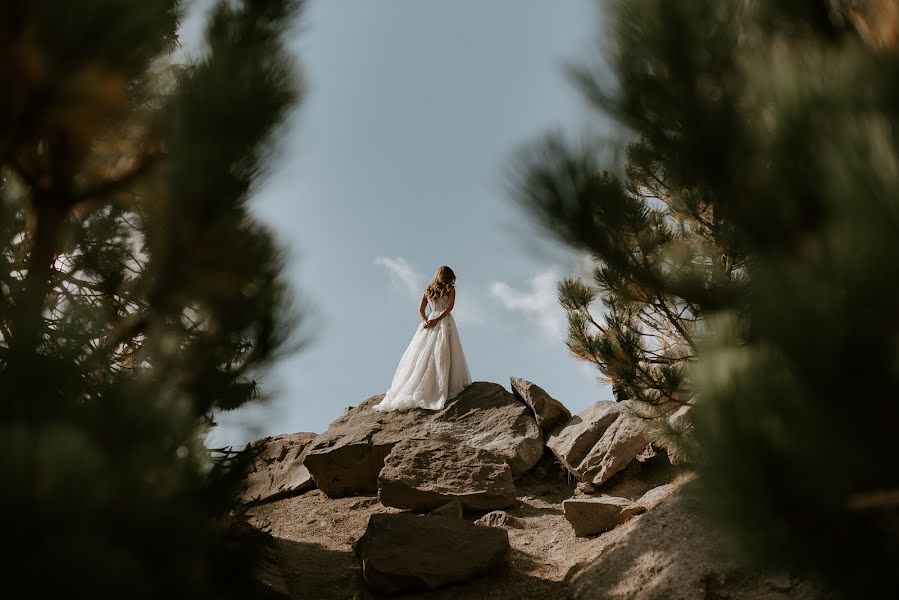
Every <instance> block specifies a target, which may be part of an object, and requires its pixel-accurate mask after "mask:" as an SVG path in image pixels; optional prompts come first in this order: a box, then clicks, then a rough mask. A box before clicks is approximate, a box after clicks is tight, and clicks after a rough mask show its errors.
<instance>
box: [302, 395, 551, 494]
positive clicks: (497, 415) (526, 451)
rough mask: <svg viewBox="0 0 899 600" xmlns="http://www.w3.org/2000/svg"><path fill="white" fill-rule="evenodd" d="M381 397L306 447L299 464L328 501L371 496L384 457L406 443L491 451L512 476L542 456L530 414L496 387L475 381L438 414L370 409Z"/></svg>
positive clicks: (540, 439)
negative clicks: (424, 442) (431, 442)
mask: <svg viewBox="0 0 899 600" xmlns="http://www.w3.org/2000/svg"><path fill="white" fill-rule="evenodd" d="M383 397H384V396H383V394H379V395H377V396H372V397H371V398H369V399H368V400H366V401H365V402H363V403H362V404H360V405H359V406H357V407H356V408H353V409H351V410H349V411H348V412H347V413H346V414H345V415H343V416H342V417H340V418H339V419H337V420H336V421H334V423H332V424H331V427H329V428H328V431H326V432H325V433H323V434H321V435H320V436H318V437H317V438H316V439H315V440H314V441H313V442H312V444H311V445H310V447H309V448H308V449H307V451H306V457H305V465H306V467H307V468H308V469H309V472H310V473H311V474H312V477H313V479H314V480H315V483H316V484H317V485H318V487H319V488H321V490H322V491H323V492H324V493H325V494H327V495H328V496H329V497H331V498H341V497H344V496H348V495H352V494H356V493H374V492H376V491H377V489H378V474H379V473H380V471H381V469H382V467H383V466H384V459H385V458H386V457H387V455H388V454H389V453H390V451H391V450H392V449H393V446H394V445H396V444H397V443H399V442H401V441H403V440H407V439H428V440H437V441H442V442H445V443H447V444H466V445H468V446H470V447H472V448H478V449H481V450H488V451H491V452H494V453H495V454H498V455H499V456H501V457H502V458H503V459H504V460H505V461H506V462H507V463H508V465H509V467H510V468H511V470H512V475H513V477H517V476H519V475H521V474H522V473H524V472H526V471H528V470H529V469H530V468H531V467H533V466H534V465H535V464H537V461H539V460H540V457H541V455H542V453H543V434H542V432H541V430H540V427H539V426H538V425H537V421H536V419H535V418H534V416H533V414H532V413H531V410H530V409H529V408H528V407H527V406H525V405H524V404H522V403H521V402H520V401H518V400H516V399H515V397H514V396H513V395H512V394H510V393H509V392H507V391H506V390H505V389H504V388H503V387H502V386H501V385H498V384H496V383H488V382H483V381H479V382H475V383H473V384H471V385H470V386H468V387H467V388H465V389H464V390H463V391H462V393H461V394H459V395H458V396H456V397H455V398H454V399H452V400H450V402H449V403H448V404H447V405H446V407H444V408H443V409H442V410H439V411H429V410H424V409H413V410H408V411H394V412H388V413H381V412H377V411H375V410H373V407H374V406H375V405H376V404H378V403H379V402H380V401H381V400H382V399H383Z"/></svg>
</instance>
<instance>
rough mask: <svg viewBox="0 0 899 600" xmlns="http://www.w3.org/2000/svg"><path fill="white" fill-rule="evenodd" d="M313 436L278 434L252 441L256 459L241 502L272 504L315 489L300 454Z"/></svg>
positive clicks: (308, 434) (305, 433)
mask: <svg viewBox="0 0 899 600" xmlns="http://www.w3.org/2000/svg"><path fill="white" fill-rule="evenodd" d="M315 437H316V434H314V433H308V432H302V433H293V434H290V435H278V436H275V437H268V438H264V439H262V440H259V441H258V442H254V444H253V446H255V447H256V448H257V449H258V450H260V453H259V456H258V457H257V459H256V463H255V464H254V465H253V470H252V471H250V473H249V474H248V475H247V481H246V488H245V489H244V492H243V494H242V495H241V500H243V502H252V503H259V502H271V501H274V500H280V499H281V498H286V497H288V496H293V495H296V494H301V493H303V492H305V491H307V490H310V489H312V488H314V487H315V482H314V481H313V480H312V475H311V474H310V473H309V470H308V469H307V468H306V467H305V466H304V465H303V452H304V450H305V449H306V448H307V447H308V445H309V443H310V442H311V441H312V440H313V439H315Z"/></svg>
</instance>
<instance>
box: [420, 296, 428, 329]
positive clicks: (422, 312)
mask: <svg viewBox="0 0 899 600" xmlns="http://www.w3.org/2000/svg"><path fill="white" fill-rule="evenodd" d="M427 306H428V295H427V294H422V295H421V304H419V305H418V314H420V315H421V320H422V321H424V322H425V327H427V323H428V316H427V315H426V314H425V308H427Z"/></svg>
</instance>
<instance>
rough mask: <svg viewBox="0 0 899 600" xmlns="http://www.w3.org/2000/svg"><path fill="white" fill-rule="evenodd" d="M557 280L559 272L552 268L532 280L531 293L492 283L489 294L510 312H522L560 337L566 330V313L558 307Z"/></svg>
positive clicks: (504, 284) (549, 332)
mask: <svg viewBox="0 0 899 600" xmlns="http://www.w3.org/2000/svg"><path fill="white" fill-rule="evenodd" d="M558 281H559V273H558V270H557V269H555V268H552V269H549V270H547V271H544V272H542V273H538V274H537V275H535V276H534V277H531V278H530V279H529V280H528V284H529V287H530V289H529V290H528V291H524V292H522V291H519V290H516V289H514V288H512V287H511V286H510V285H509V284H507V283H505V282H502V281H494V282H493V283H491V284H490V295H491V296H493V297H494V298H496V299H497V300H499V301H500V302H501V303H502V304H503V306H504V307H505V308H506V309H507V310H510V311H514V312H518V313H521V314H522V315H524V316H525V317H526V318H527V319H529V320H531V321H533V322H534V323H536V324H537V325H539V326H540V327H541V328H542V329H543V330H544V331H545V332H546V333H548V334H549V335H551V336H552V337H555V338H559V337H562V334H563V332H564V331H565V311H564V309H563V308H562V307H561V306H560V305H559V300H558V294H557V292H556V284H557V282H558Z"/></svg>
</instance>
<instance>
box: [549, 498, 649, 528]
mask: <svg viewBox="0 0 899 600" xmlns="http://www.w3.org/2000/svg"><path fill="white" fill-rule="evenodd" d="M645 510H646V508H645V507H643V506H641V505H640V504H638V503H636V502H633V501H631V500H628V499H627V498H616V497H614V496H600V497H598V498H569V499H568V500H565V501H564V502H562V511H563V512H564V514H565V518H566V519H568V522H569V523H571V527H572V529H574V534H575V535H577V536H580V537H584V536H588V535H594V534H597V533H603V532H604V531H609V530H611V529H614V528H615V527H618V526H619V525H621V524H622V523H624V522H625V521H627V520H628V519H630V518H631V517H633V516H634V515H638V514H640V513H642V512H644V511H645Z"/></svg>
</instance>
